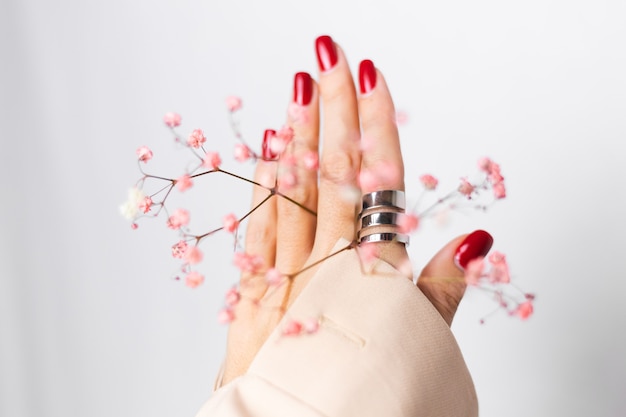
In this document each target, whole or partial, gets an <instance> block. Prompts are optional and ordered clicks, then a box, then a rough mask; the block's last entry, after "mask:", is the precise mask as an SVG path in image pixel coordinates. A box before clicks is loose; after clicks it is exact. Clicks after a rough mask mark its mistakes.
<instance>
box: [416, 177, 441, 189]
mask: <svg viewBox="0 0 626 417" xmlns="http://www.w3.org/2000/svg"><path fill="white" fill-rule="evenodd" d="M420 182H421V183H422V185H423V186H424V188H426V189H427V190H434V189H435V188H437V184H439V180H437V178H435V177H433V176H432V175H430V174H424V175H422V176H421V177H420Z"/></svg>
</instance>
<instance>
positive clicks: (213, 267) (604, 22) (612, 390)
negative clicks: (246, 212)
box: [0, 0, 626, 417]
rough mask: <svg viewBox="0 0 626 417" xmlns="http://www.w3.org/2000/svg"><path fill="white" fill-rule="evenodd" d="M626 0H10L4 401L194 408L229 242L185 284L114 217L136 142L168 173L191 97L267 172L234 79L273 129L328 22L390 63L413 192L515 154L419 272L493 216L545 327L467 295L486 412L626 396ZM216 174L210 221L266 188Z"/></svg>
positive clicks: (0, 320)
mask: <svg viewBox="0 0 626 417" xmlns="http://www.w3.org/2000/svg"><path fill="white" fill-rule="evenodd" d="M625 4H626V3H624V2H623V1H618V0H615V1H600V0H594V1H591V0H589V1H575V0H569V1H559V0H554V1H547V0H528V1H524V2H513V1H501V0H498V1H496V0H494V1H485V0H478V1H451V0H450V1H437V2H434V1H429V2H426V1H421V2H408V1H407V2H404V3H403V2H391V1H390V2H382V1H359V2H356V1H355V2H338V1H330V0H319V1H315V2H309V3H305V2H297V1H278V0H273V1H263V2H262V1H258V2H256V1H252V0H248V1H228V2H226V1H214V0H213V1H209V0H207V1H204V2H200V1H196V2H194V1H167V0H157V1H154V0H152V1H147V0H143V1H121V0H110V1H106V2H93V1H78V0H60V1H56V2H52V1H43V0H40V1H35V0H3V1H2V3H1V6H0V45H1V50H0V51H1V58H0V59H1V60H2V61H1V62H2V64H1V66H0V76H1V81H0V87H1V90H0V106H1V107H0V123H1V124H0V126H1V129H2V134H1V138H2V147H1V148H0V178H1V180H2V192H1V196H2V197H1V199H2V200H1V204H0V219H1V224H2V226H1V234H0V245H1V246H0V254H1V258H0V259H1V263H0V274H1V275H0V279H1V280H0V338H1V339H0V415H2V416H25V417H26V416H28V417H30V416H32V417H34V416H90V417H99V416H153V417H157V416H168V417H169V416H192V415H194V413H195V412H196V410H197V409H198V408H199V406H200V405H201V403H202V402H203V401H204V400H205V399H206V398H208V396H209V393H210V387H211V383H212V380H213V376H214V374H215V373H216V371H217V368H218V366H219V363H220V361H221V359H222V355H223V351H224V339H225V328H223V327H221V326H219V325H218V324H217V323H216V320H215V317H216V313H217V311H218V310H219V308H220V307H221V304H222V295H223V293H224V291H225V290H226V289H227V288H228V287H229V286H230V285H232V284H233V283H235V282H236V279H237V274H236V271H235V270H234V269H233V267H232V266H231V265H230V261H229V259H230V256H231V254H230V252H229V247H228V244H229V242H230V241H229V240H228V239H227V238H226V237H224V236H221V237H220V236H216V238H215V240H214V241H213V242H212V243H211V244H210V245H209V246H207V247H206V248H205V252H210V253H207V260H206V261H205V262H204V264H203V266H202V268H203V272H204V273H205V274H206V275H207V282H206V283H205V285H204V286H203V287H201V288H199V289H197V290H190V289H188V288H186V287H185V286H184V285H182V284H181V283H180V282H176V281H174V280H173V279H172V278H171V277H172V275H173V274H174V273H175V272H176V265H177V264H176V263H175V262H173V261H172V260H171V258H170V256H169V246H170V245H171V244H172V243H173V242H174V241H175V240H176V236H175V234H174V233H173V232H171V231H169V230H167V229H166V228H165V227H164V219H162V218H160V219H156V220H154V219H147V221H143V222H141V223H140V227H139V230H137V231H132V230H131V229H130V227H129V225H128V223H127V222H125V221H124V220H123V219H122V218H121V217H120V216H119V214H118V205H119V204H120V203H121V202H122V201H123V200H124V199H125V198H126V190H127V189H128V188H129V187H130V186H131V185H132V184H133V183H134V181H135V180H136V179H137V178H138V171H137V168H136V165H135V163H134V159H135V156H134V151H135V149H136V148H137V147H138V146H140V145H149V146H151V147H152V148H153V149H154V150H155V153H156V158H155V160H154V161H152V162H151V164H153V165H151V168H152V169H154V170H155V171H158V172H159V173H163V174H166V173H167V174H169V175H179V174H180V173H181V172H179V171H176V170H177V169H179V170H183V169H184V166H185V162H186V161H188V157H187V156H186V155H183V154H182V153H181V152H179V151H176V148H175V147H174V146H172V144H171V142H170V136H169V134H168V132H167V130H166V129H165V128H164V127H163V126H162V122H161V117H162V115H163V114H164V113H165V112H167V111H177V112H180V113H181V114H182V115H183V122H184V125H183V128H184V129H183V130H182V131H183V132H188V131H189V130H190V129H192V128H196V127H200V128H203V129H204V130H205V131H206V132H208V133H209V134H208V136H209V141H210V143H212V144H214V146H213V148H215V149H218V150H221V151H222V152H223V154H224V155H225V156H224V159H225V160H227V162H226V164H227V166H228V167H230V168H232V169H233V170H238V172H240V173H243V174H245V175H249V174H250V173H251V168H252V167H251V166H250V165H244V166H240V165H237V164H235V163H234V162H233V161H232V160H231V159H230V158H227V157H226V155H229V154H230V152H231V149H232V145H233V143H234V142H233V137H232V134H231V132H230V130H229V127H228V122H227V117H226V112H225V109H224V98H225V97H226V96H228V95H230V94H237V95H240V96H242V97H243V99H244V103H245V108H244V110H243V112H242V114H241V117H242V122H243V128H244V133H245V134H246V136H247V137H248V138H250V142H251V144H253V145H254V146H258V144H259V142H260V137H261V133H262V131H263V129H265V128H268V127H274V128H276V127H280V125H281V124H282V122H283V118H284V112H285V109H286V105H287V103H288V101H289V99H290V96H291V88H292V76H293V73H295V72H297V71H302V70H304V71H309V72H311V73H312V74H313V75H314V76H315V75H316V72H317V67H316V61H315V55H314V50H313V41H314V39H315V38H316V37H317V36H319V35H321V34H330V35H332V36H333V37H334V39H335V40H336V41H337V42H339V43H340V44H341V45H342V47H343V48H344V50H345V51H346V53H347V55H348V57H349V61H350V64H351V66H352V68H353V69H355V68H357V66H358V62H359V61H360V60H361V59H364V58H370V59H372V60H374V62H375V64H376V65H377V66H378V67H379V68H380V69H381V70H382V71H383V72H384V73H385V76H386V78H387V81H388V84H389V85H390V88H391V90H392V93H393V94H394V98H395V100H396V104H397V107H398V108H401V109H403V110H405V111H407V112H408V114H409V116H410V122H409V124H408V125H406V126H405V127H403V129H402V140H403V147H404V152H405V157H406V160H407V165H408V167H407V183H408V184H409V199H410V198H411V197H412V196H413V197H415V194H413V195H411V194H410V193H411V192H413V191H415V190H417V188H418V187H417V186H416V182H417V177H418V176H419V175H420V174H422V173H425V172H430V173H432V174H434V175H436V176H438V177H439V178H440V179H441V180H442V184H441V187H442V189H444V190H445V189H446V188H447V189H449V188H450V187H453V186H454V185H455V184H456V181H457V180H458V177H460V176H462V175H466V174H471V173H472V172H474V168H475V160H476V159H477V158H478V157H480V156H483V155H488V156H491V157H492V158H494V159H496V160H497V161H498V162H500V163H501V165H502V168H503V173H504V175H505V177H506V180H507V184H508V188H509V198H507V199H506V200H504V201H502V202H501V204H498V205H496V206H494V207H493V208H492V209H491V210H490V212H488V213H487V214H481V213H473V214H471V215H469V216H468V215H465V214H462V215H458V216H453V217H452V219H451V221H450V223H449V224H448V226H447V227H446V228H437V227H435V226H434V225H433V224H430V225H429V224H425V225H424V227H423V228H422V230H421V231H420V232H419V233H418V234H417V235H416V236H415V237H414V242H415V243H414V245H412V247H411V252H412V254H413V256H414V259H415V264H416V266H418V267H419V266H420V265H423V263H424V262H425V261H426V260H427V259H428V258H429V257H430V256H431V255H432V254H433V253H434V252H435V251H436V250H437V249H438V248H439V246H441V245H442V244H443V243H444V242H445V241H447V240H448V239H450V238H452V237H453V236H455V235H456V234H459V233H462V232H469V231H471V230H474V229H476V228H485V229H487V230H489V231H490V232H491V233H492V234H493V235H494V237H495V239H496V243H495V248H497V249H500V250H502V251H504V252H506V253H507V254H508V259H509V262H510V264H511V267H512V269H513V273H514V279H515V282H516V283H517V284H518V285H520V286H521V287H523V288H524V289H527V290H531V291H534V292H536V294H537V302H536V314H535V315H534V316H533V317H532V318H531V319H530V320H528V321H527V322H520V321H519V320H517V319H513V318H509V317H506V316H505V315H503V314H496V315H493V316H490V317H489V319H488V320H487V323H486V324H485V325H482V326H481V325H480V324H478V321H479V319H480V317H482V316H483V315H485V314H488V313H489V312H490V311H491V309H492V307H493V304H492V302H491V300H490V299H489V298H488V297H485V296H484V294H482V293H478V292H469V293H468V295H467V297H466V300H465V302H464V303H463V304H462V307H461V309H460V311H459V314H458V316H457V319H456V321H455V324H454V326H453V330H454V332H455V334H456V335H457V338H458V341H459V344H460V346H461V348H462V350H463V352H464V354H465V357H466V360H467V363H468V366H469V368H470V370H471V372H472V374H473V376H474V379H475V383H476V389H477V391H478V396H479V400H480V407H481V416H483V417H496V416H498V417H499V416H529V415H532V416H570V417H573V416H581V417H582V416H590V415H593V416H623V415H626V399H625V398H626V395H624V394H626V388H625V387H626V383H625V379H626V364H625V361H626V359H625V357H626V355H625V353H626V341H625V333H626V313H625V309H624V307H623V299H624V291H625V290H626V285H625V283H624V282H625V280H626V276H625V274H624V270H625V267H626V261H625V259H626V256H625V253H624V252H625V251H626V245H625V244H624V241H623V240H624V239H623V236H624V233H625V232H626V225H625V223H626V222H625V220H624V217H623V213H624V210H625V209H626V198H625V197H624V191H623V190H624V180H625V178H626V175H625V174H626V168H625V167H626V152H625V150H624V144H623V142H624V140H625V139H626V117H625V116H626V81H625V74H626V58H625V52H626V48H625V46H626V24H625V22H626V6H625ZM177 158H178V159H177ZM168 169H169V170H170V171H172V172H168ZM174 171H175V172H174ZM220 181H221V180H215V182H214V184H213V185H207V184H205V185H203V186H202V187H200V186H199V185H198V186H197V187H196V189H195V191H197V193H196V194H190V196H194V195H195V197H193V198H195V199H196V200H195V201H196V202H197V203H198V204H201V203H204V207H205V208H204V212H203V213H204V214H206V221H207V222H210V221H211V219H214V220H213V221H219V219H220V218H221V216H222V215H223V214H225V213H226V212H228V211H230V210H232V209H235V208H238V210H239V211H241V210H243V209H245V208H246V206H247V204H248V199H249V189H247V188H246V187H235V186H232V187H231V185H232V184H231V183H230V182H226V183H224V184H225V185H224V184H222V183H221V182H220ZM226 201H227V202H226ZM190 204H191V203H190ZM194 204H195V203H194ZM198 210H199V209H198ZM198 210H196V211H195V212H196V213H197V212H198ZM200 217H202V216H200ZM194 219H195V220H196V221H198V222H199V220H198V216H196V217H195V218H194ZM198 224H200V223H195V225H198ZM193 225H194V224H193V223H192V226H193ZM198 227H199V226H198Z"/></svg>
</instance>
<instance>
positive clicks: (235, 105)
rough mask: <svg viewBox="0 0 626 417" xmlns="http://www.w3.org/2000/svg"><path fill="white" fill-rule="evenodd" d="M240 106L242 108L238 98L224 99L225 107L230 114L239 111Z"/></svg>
mask: <svg viewBox="0 0 626 417" xmlns="http://www.w3.org/2000/svg"><path fill="white" fill-rule="evenodd" d="M241 106H242V102H241V99H240V98H239V97H237V96H229V97H226V107H227V108H228V111H230V112H234V111H237V110H239V109H241Z"/></svg>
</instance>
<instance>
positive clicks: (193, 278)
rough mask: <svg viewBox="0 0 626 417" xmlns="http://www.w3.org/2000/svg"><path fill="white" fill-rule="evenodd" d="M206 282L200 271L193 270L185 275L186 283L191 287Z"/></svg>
mask: <svg viewBox="0 0 626 417" xmlns="http://www.w3.org/2000/svg"><path fill="white" fill-rule="evenodd" d="M203 282H204V276H203V275H202V274H200V273H199V272H198V271H191V272H190V273H188V274H187V276H186V277H185V285H186V286H188V287H190V288H196V287H198V286H199V285H202V283H203Z"/></svg>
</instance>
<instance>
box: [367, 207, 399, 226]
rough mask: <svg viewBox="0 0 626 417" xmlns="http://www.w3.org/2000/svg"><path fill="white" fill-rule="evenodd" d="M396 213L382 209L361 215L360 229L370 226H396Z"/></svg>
mask: <svg viewBox="0 0 626 417" xmlns="http://www.w3.org/2000/svg"><path fill="white" fill-rule="evenodd" d="M398 214H399V213H397V212H394V211H383V212H379V213H372V214H367V215H365V216H363V217H361V230H363V229H365V228H366V227H370V226H389V225H391V226H397V225H398Z"/></svg>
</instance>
